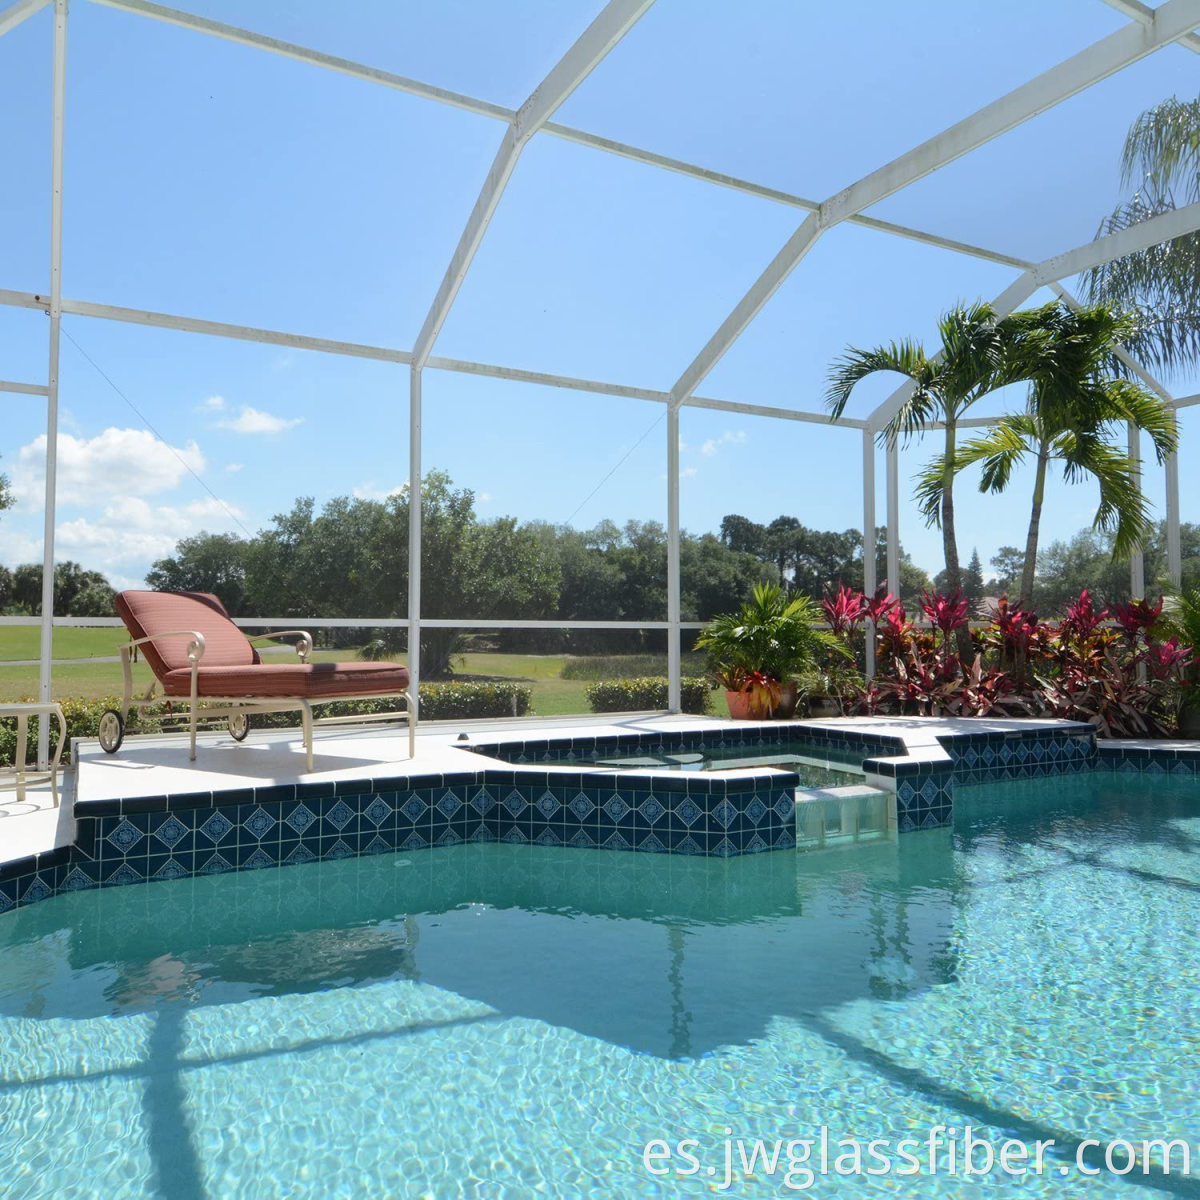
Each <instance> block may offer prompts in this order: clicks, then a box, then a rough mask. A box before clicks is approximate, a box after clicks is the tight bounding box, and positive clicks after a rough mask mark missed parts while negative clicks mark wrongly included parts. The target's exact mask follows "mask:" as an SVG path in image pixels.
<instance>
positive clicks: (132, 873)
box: [104, 862, 146, 884]
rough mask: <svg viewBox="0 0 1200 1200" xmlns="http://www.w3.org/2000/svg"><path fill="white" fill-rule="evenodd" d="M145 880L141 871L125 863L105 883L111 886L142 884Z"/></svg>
mask: <svg viewBox="0 0 1200 1200" xmlns="http://www.w3.org/2000/svg"><path fill="white" fill-rule="evenodd" d="M145 878H146V877H145V876H144V875H143V874H142V873H141V871H136V870H134V868H133V867H132V866H130V864H129V863H127V862H123V863H121V865H120V866H119V867H117V869H116V870H115V871H113V872H112V874H111V875H109V877H108V878H107V879H106V880H105V881H104V882H105V883H111V884H124V883H141V882H142V881H143V880H144V879H145Z"/></svg>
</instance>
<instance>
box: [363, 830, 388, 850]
mask: <svg viewBox="0 0 1200 1200" xmlns="http://www.w3.org/2000/svg"><path fill="white" fill-rule="evenodd" d="M391 849H392V847H391V846H390V845H389V844H388V843H387V841H386V840H385V839H384V838H383V837H381V836H380V835H379V834H376V835H375V836H374V837H373V838H372V839H371V840H370V841H369V842H368V843H367V844H366V845H365V846H364V847H363V848H362V852H363V853H364V854H387V853H388V852H389V851H390V850H391Z"/></svg>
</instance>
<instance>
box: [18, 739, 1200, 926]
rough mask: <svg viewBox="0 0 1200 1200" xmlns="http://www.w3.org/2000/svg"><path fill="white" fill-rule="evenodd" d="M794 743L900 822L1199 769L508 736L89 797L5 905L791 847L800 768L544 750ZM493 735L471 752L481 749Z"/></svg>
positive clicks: (883, 745)
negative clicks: (171, 790) (280, 778)
mask: <svg viewBox="0 0 1200 1200" xmlns="http://www.w3.org/2000/svg"><path fill="white" fill-rule="evenodd" d="M712 733H716V734H717V735H718V736H717V737H716V738H715V739H714V738H713V736H712ZM797 740H802V741H804V742H806V743H809V744H813V745H818V746H824V747H826V748H828V749H829V750H830V751H831V752H835V753H836V752H841V753H847V752H851V751H852V752H854V753H856V754H861V755H863V756H864V758H863V766H864V768H865V769H866V770H867V772H868V776H869V777H870V776H871V775H874V776H876V777H878V778H879V779H882V780H883V781H885V782H887V783H889V784H891V785H894V787H895V791H896V799H897V820H898V825H899V828H900V830H901V831H902V832H909V831H913V830H918V829H927V828H931V827H936V826H940V825H947V824H950V823H951V821H952V818H953V800H954V784H955V782H963V783H980V782H987V781H992V780H999V779H1022V778H1031V777H1036V776H1042V775H1059V774H1064V773H1075V772H1079V771H1087V770H1101V771H1111V772H1114V773H1120V774H1130V773H1139V774H1142V773H1144V774H1171V775H1181V774H1183V775H1200V746H1197V747H1196V748H1190V747H1179V746H1170V747H1168V746H1164V747H1157V746H1156V747H1141V746H1136V747H1135V746H1124V745H1120V744H1112V743H1106V742H1099V743H1097V742H1096V740H1095V736H1094V731H1093V730H1092V728H1091V726H1088V725H1076V726H1067V727H1059V728H1056V729H1054V730H1047V729H1046V728H1044V727H1040V728H1037V729H1031V730H1027V731H1026V730H1018V731H1015V732H1004V733H983V732H981V733H971V734H968V735H958V736H954V737H945V738H941V739H939V744H940V745H941V747H942V749H943V750H944V751H945V753H944V754H938V753H937V752H936V750H935V752H934V754H933V755H929V756H924V757H923V756H921V755H920V754H919V753H918V754H914V755H913V756H911V757H909V758H907V759H902V760H900V761H897V760H898V759H900V756H902V755H904V754H905V750H904V743H903V741H902V739H900V738H898V737H886V736H881V735H878V734H866V733H858V732H855V731H851V730H846V729H828V730H826V729H819V728H814V727H811V726H800V725H796V724H788V723H780V724H771V725H764V726H758V727H748V728H744V727H735V728H730V729H720V730H716V731H712V732H710V734H709V736H708V737H707V738H705V737H703V735H699V736H698V735H697V734H696V733H694V732H691V731H688V732H686V733H683V732H681V733H663V732H657V731H656V732H653V733H645V734H623V735H620V736H619V737H616V738H609V737H601V738H597V737H593V736H584V737H579V738H570V739H554V740H546V739H542V740H536V741H525V742H509V743H505V750H506V752H508V753H510V754H513V755H514V757H517V756H519V755H521V754H524V755H525V757H526V763H525V764H523V765H518V764H515V763H514V764H512V765H513V767H514V768H515V769H505V766H507V764H505V765H500V764H494V765H493V764H487V765H485V764H480V765H479V766H478V767H476V768H475V769H473V770H468V771H463V772H455V773H452V774H448V775H418V776H406V777H390V778H384V779H374V780H371V779H361V780H338V781H334V782H327V783H322V782H312V783H298V784H284V785H272V786H269V787H259V788H246V789H243V790H241V791H226V792H216V793H212V792H203V793H187V794H182V795H167V796H154V797H139V798H136V799H127V800H109V801H99V802H92V803H81V804H77V805H76V809H75V815H76V823H77V839H76V842H75V844H74V845H72V846H68V847H63V848H61V849H58V850H54V851H51V852H48V853H46V854H39V855H35V856H33V857H30V858H26V859H21V860H18V861H15V862H10V863H7V864H5V865H3V866H0V913H3V912H7V911H9V910H11V909H13V908H17V907H21V906H23V905H26V904H31V903H34V902H36V901H38V900H44V899H47V898H48V897H50V896H53V895H56V894H59V893H61V892H70V891H79V890H82V889H86V888H96V887H109V886H119V885H122V884H127V883H138V882H142V881H145V880H152V879H175V878H182V877H184V876H189V875H203V874H217V873H221V872H226V871H243V870H253V869H256V868H259V867H268V866H279V865H288V864H296V863H307V862H314V861H318V860H322V859H340V858H349V857H354V856H358V855H367V854H384V853H388V852H390V851H394V850H405V849H415V848H424V847H429V846H439V845H451V844H454V843H458V842H465V841H506V842H517V843H532V844H537V845H549V846H583V847H594V848H599V849H609V850H633V851H641V852H653V853H665V854H685V855H705V856H714V857H723V858H724V857H733V856H736V855H741V854H753V853H760V852H762V851H766V850H781V849H790V848H791V847H793V846H794V845H795V806H794V790H795V787H796V784H797V782H798V778H797V776H796V775H794V774H792V773H789V772H784V771H766V772H750V771H746V772H739V773H738V774H737V775H736V776H733V777H730V776H726V775H724V774H707V773H694V774H693V773H686V774H685V773H678V774H674V775H666V774H657V775H649V774H646V773H644V772H638V771H636V770H631V771H614V772H605V771H595V770H588V771H581V772H573V771H569V770H564V769H563V768H561V767H557V768H555V767H553V766H551V768H550V769H549V770H545V771H539V770H538V769H537V767H536V766H535V765H534V763H548V764H553V763H554V762H555V761H562V759H563V758H564V757H565V756H566V755H568V754H571V753H576V754H578V753H580V752H581V751H582V752H585V753H596V752H600V753H604V752H606V751H608V750H617V751H620V750H628V749H641V750H646V751H652V752H656V753H662V752H670V751H672V750H680V751H688V750H695V749H701V748H703V747H706V746H707V747H709V748H712V747H714V746H715V747H719V748H726V747H730V746H746V747H747V748H763V749H769V748H770V747H771V746H773V745H778V744H780V743H781V742H785V741H797ZM499 746H500V743H488V744H487V745H477V746H473V747H470V748H471V749H473V750H475V751H476V752H477V753H480V754H487V753H488V752H490V751H495V750H496V749H497V748H498V747H499ZM517 747H520V749H519V750H518V749H517ZM533 755H536V756H537V757H536V758H534V757H532V756H533ZM547 755H549V756H550V757H546V756H547ZM889 760H890V761H889Z"/></svg>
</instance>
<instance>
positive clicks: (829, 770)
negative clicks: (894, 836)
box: [556, 742, 864, 788]
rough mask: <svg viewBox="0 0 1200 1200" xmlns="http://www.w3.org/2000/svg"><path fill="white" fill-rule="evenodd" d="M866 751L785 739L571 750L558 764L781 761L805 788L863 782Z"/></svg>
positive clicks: (716, 767) (660, 767) (678, 765)
mask: <svg viewBox="0 0 1200 1200" xmlns="http://www.w3.org/2000/svg"><path fill="white" fill-rule="evenodd" d="M863 757H864V755H863V754H862V753H857V754H856V753H853V752H848V751H836V750H832V749H829V748H827V747H824V746H814V745H811V744H809V743H807V742H782V743H780V744H779V745H777V746H771V747H765V746H724V747H720V748H718V747H715V746H714V747H711V748H709V749H706V750H704V751H696V750H666V751H663V752H662V753H657V752H650V751H643V750H637V749H632V750H624V751H620V750H618V751H615V752H613V753H610V754H567V755H564V756H563V757H562V758H559V759H557V760H556V765H563V764H570V763H575V764H578V765H580V766H589V767H614V768H618V769H622V770H624V769H629V770H636V769H639V768H640V769H642V770H645V769H646V768H652V769H654V770H656V771H729V770H733V769H742V768H747V767H779V768H781V769H782V770H785V771H795V772H796V774H797V775H799V776H800V784H799V786H800V787H802V788H827V787H842V786H845V785H846V784H852V783H861V782H862V779H863V769H862V760H863Z"/></svg>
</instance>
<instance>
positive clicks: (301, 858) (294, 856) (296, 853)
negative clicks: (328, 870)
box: [284, 843, 317, 863]
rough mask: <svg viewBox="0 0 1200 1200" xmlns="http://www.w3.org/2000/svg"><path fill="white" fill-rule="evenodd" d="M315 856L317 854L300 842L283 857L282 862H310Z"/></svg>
mask: <svg viewBox="0 0 1200 1200" xmlns="http://www.w3.org/2000/svg"><path fill="white" fill-rule="evenodd" d="M316 857H317V856H316V855H315V854H314V853H313V852H312V851H311V850H310V849H309V848H308V847H307V846H306V845H304V844H303V843H301V844H300V845H299V846H297V847H296V848H295V849H294V850H293V851H292V852H291V853H290V854H289V855H288V856H287V858H285V859H284V862H288V863H307V862H312V861H313V859H315V858H316Z"/></svg>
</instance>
